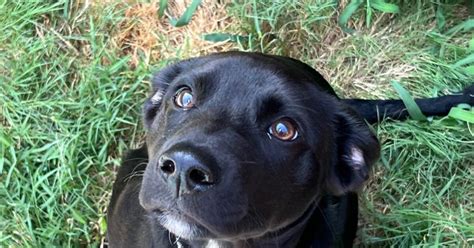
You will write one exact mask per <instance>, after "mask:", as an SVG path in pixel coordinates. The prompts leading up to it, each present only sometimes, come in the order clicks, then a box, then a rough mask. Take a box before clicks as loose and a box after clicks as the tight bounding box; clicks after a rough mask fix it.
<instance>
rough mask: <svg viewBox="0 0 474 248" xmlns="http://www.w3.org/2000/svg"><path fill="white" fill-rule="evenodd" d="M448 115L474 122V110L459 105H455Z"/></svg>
mask: <svg viewBox="0 0 474 248" xmlns="http://www.w3.org/2000/svg"><path fill="white" fill-rule="evenodd" d="M448 116H449V117H452V118H454V119H458V120H461V121H465V122H470V123H474V110H471V111H469V110H464V109H462V108H459V107H453V108H451V110H450V111H449V114H448Z"/></svg>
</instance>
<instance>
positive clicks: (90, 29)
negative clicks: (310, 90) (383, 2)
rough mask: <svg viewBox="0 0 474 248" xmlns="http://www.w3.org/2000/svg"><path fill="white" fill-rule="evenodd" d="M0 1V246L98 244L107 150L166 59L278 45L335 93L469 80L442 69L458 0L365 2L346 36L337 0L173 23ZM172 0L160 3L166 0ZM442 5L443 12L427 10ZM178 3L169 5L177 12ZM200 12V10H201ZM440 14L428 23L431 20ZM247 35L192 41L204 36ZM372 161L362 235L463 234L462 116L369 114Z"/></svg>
mask: <svg viewBox="0 0 474 248" xmlns="http://www.w3.org/2000/svg"><path fill="white" fill-rule="evenodd" d="M137 2H140V1H125V2H124V1H122V2H120V3H116V2H114V1H105V2H104V1H85V2H84V3H79V2H73V1H66V0H62V1H61V0H60V1H40V0H20V1H0V24H1V25H0V122H1V125H0V247H50V246H98V245H100V244H102V243H103V242H104V233H105V230H106V225H105V210H106V206H107V203H108V200H109V198H110V193H111V185H112V182H113V178H114V172H115V171H116V169H117V166H119V164H120V156H121V154H122V153H123V152H124V151H125V150H126V149H127V148H129V147H135V146H137V145H138V144H139V143H140V142H141V141H142V138H143V134H144V133H143V129H142V127H141V122H140V121H139V120H140V111H141V110H140V108H141V104H142V101H143V98H144V96H145V95H146V94H147V92H148V87H149V81H148V80H149V75H150V74H151V72H152V71H154V70H156V69H158V68H160V67H162V66H163V65H165V64H168V63H170V62H172V61H175V60H178V59H182V58H187V57H190V56H196V55H200V54H206V53H209V52H215V51H222V50H229V49H240V50H246V51H262V52H268V53H273V54H283V55H289V56H292V57H295V58H298V59H300V60H303V61H305V62H307V63H309V64H311V65H312V66H314V67H315V68H317V69H318V70H319V71H321V72H322V73H323V74H324V76H325V77H326V78H327V79H329V81H330V82H331V84H332V85H333V87H334V88H335V89H336V90H337V92H338V93H339V94H340V95H341V96H344V97H359V98H371V99H373V98H395V97H397V95H396V92H395V90H394V89H393V88H392V87H391V85H390V80H396V81H398V82H401V83H402V84H403V86H404V87H406V88H407V89H409V90H410V92H411V93H412V94H413V95H414V96H417V97H422V96H423V97H427V96H436V95H441V94H445V93H449V92H455V91H457V90H460V89H461V88H462V87H464V86H467V85H469V84H472V82H473V81H474V77H473V75H472V74H469V73H468V72H466V71H465V70H463V69H462V68H459V67H455V66H452V65H453V64H455V63H456V62H457V61H460V60H461V59H463V58H465V57H466V56H467V55H468V54H470V53H472V52H473V50H472V48H470V47H469V42H470V41H471V42H472V39H473V36H472V30H469V29H468V30H466V31H462V30H461V31H458V32H454V33H449V32H447V31H448V30H449V29H450V28H452V27H454V26H456V25H458V24H459V23H462V22H463V21H465V20H468V19H469V18H472V15H471V17H470V16H469V9H468V6H467V3H465V4H463V2H461V1H439V2H440V3H439V4H434V3H431V2H430V1H422V0H418V1H413V3H412V4H408V3H405V4H401V1H395V3H397V4H399V6H400V8H401V10H400V14H397V15H391V14H384V13H381V12H373V13H372V17H371V25H370V26H367V25H366V22H365V15H364V14H365V10H364V9H360V10H358V11H356V13H355V14H354V15H353V16H352V17H351V19H350V21H349V23H348V26H349V27H350V28H351V29H354V30H356V31H355V33H353V34H352V35H351V34H348V33H345V32H343V31H342V30H341V28H340V27H339V25H338V23H337V21H338V15H339V14H340V12H341V11H342V9H343V8H342V7H343V6H345V5H346V4H347V2H348V1H340V3H339V5H338V4H337V2H336V1H270V0H265V1H250V0H243V1H239V2H238V3H233V4H218V3H214V2H211V1H203V3H202V5H201V7H200V8H199V9H198V11H197V12H196V13H195V15H194V17H193V20H192V21H191V22H190V23H189V24H188V25H186V26H184V27H181V28H175V27H172V26H171V25H170V24H169V20H168V19H167V17H165V18H162V19H159V18H158V15H157V14H155V13H157V6H158V4H156V3H149V2H148V1H143V3H137ZM170 2H171V1H170ZM440 6H441V8H442V13H443V17H444V20H445V24H444V25H441V27H440V25H439V18H438V19H437V18H436V10H437V8H439V7H440ZM185 7H186V4H178V3H176V4H173V3H170V9H169V12H168V14H169V15H171V16H174V17H176V16H179V14H180V13H183V12H184V9H185ZM209 20H212V21H209ZM437 20H438V21H437ZM213 32H225V33H232V34H241V35H245V36H247V37H248V39H247V40H245V41H243V42H242V43H239V44H238V43H232V42H218V43H212V42H206V41H204V40H203V39H202V38H201V36H202V35H203V34H206V33H213ZM374 129H375V131H376V132H377V134H378V136H379V138H380V140H381V142H382V143H383V150H382V158H381V160H380V162H379V163H378V166H377V168H376V169H375V170H374V173H373V174H374V175H373V179H372V180H371V181H370V182H369V184H368V185H367V187H366V189H365V190H364V191H363V193H362V196H361V221H360V231H359V237H358V240H357V244H358V245H359V246H362V247H389V246H396V247H406V246H420V247H425V246H452V247H470V246H472V245H473V244H474V228H473V226H474V203H473V199H474V169H473V166H474V152H473V151H474V139H473V136H474V131H473V130H474V129H473V126H472V124H468V123H465V122H459V121H456V120H453V119H450V118H435V119H434V120H432V121H430V122H416V121H406V122H383V123H381V124H379V125H377V126H375V127H374Z"/></svg>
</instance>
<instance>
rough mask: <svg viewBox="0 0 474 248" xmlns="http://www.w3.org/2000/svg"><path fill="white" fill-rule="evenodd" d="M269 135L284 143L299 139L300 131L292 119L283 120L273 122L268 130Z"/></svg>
mask: <svg viewBox="0 0 474 248" xmlns="http://www.w3.org/2000/svg"><path fill="white" fill-rule="evenodd" d="M268 133H269V134H271V135H272V136H274V137H276V138H278V139H280V140H283V141H291V140H295V139H296V138H298V129H297V128H296V124H295V122H294V121H293V120H291V119H290V118H281V119H279V120H277V121H275V122H273V124H272V125H271V126H270V127H269V128H268Z"/></svg>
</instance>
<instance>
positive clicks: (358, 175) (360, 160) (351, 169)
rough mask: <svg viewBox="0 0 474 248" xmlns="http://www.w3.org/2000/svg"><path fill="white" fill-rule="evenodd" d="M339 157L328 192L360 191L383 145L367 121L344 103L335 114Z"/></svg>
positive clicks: (329, 182) (331, 172)
mask: <svg viewBox="0 0 474 248" xmlns="http://www.w3.org/2000/svg"><path fill="white" fill-rule="evenodd" d="M333 121H334V126H335V137H336V147H337V158H336V161H335V163H334V166H333V167H332V168H331V170H330V172H329V177H328V181H327V182H326V183H327V184H326V186H327V191H328V193H329V194H334V195H341V194H344V193H347V192H356V191H358V190H359V189H360V188H361V187H362V186H363V185H364V183H365V181H367V179H368V178H369V173H370V169H371V167H372V165H373V164H374V163H375V162H376V161H377V160H378V158H379V156H380V145H379V142H378V140H377V138H376V137H375V135H374V133H373V132H372V131H371V130H370V128H369V126H368V124H366V123H365V121H364V120H363V119H362V117H360V116H359V115H358V114H357V113H356V112H355V111H354V110H353V109H351V108H350V107H348V106H346V105H343V104H341V105H340V109H339V110H338V111H337V113H336V115H335V119H334V120H333Z"/></svg>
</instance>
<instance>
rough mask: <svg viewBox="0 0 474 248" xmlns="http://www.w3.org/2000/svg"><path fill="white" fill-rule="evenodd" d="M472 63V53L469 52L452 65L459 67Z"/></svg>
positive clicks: (473, 54)
mask: <svg viewBox="0 0 474 248" xmlns="http://www.w3.org/2000/svg"><path fill="white" fill-rule="evenodd" d="M471 63H474V53H471V54H469V55H468V56H467V57H465V58H463V59H461V60H459V61H458V62H456V63H455V64H454V67H459V66H463V65H467V64H471Z"/></svg>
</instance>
